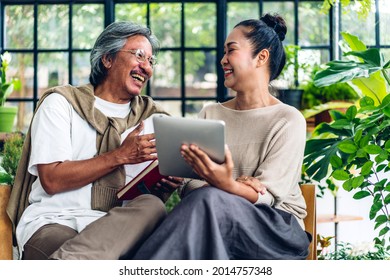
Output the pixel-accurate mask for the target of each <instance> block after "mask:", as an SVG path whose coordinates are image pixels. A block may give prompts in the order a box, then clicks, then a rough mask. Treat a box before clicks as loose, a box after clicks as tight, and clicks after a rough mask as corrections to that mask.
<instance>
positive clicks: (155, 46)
mask: <svg viewBox="0 0 390 280" xmlns="http://www.w3.org/2000/svg"><path fill="white" fill-rule="evenodd" d="M135 35H142V36H144V37H146V38H147V39H148V40H149V42H150V44H151V45H152V51H153V54H157V52H158V51H159V47H160V46H159V42H158V40H157V38H156V37H155V36H154V35H152V32H151V31H150V29H149V28H147V27H144V26H141V25H138V24H135V23H133V22H128V21H118V22H113V23H111V24H110V25H109V26H107V27H106V29H104V31H103V32H102V33H101V34H100V35H99V37H98V38H97V40H96V42H95V45H94V46H93V48H92V51H91V57H90V63H91V74H90V75H89V82H90V83H91V84H92V85H93V86H97V85H99V84H100V83H101V82H102V81H103V80H104V79H105V77H106V73H107V69H106V67H104V65H103V62H102V58H103V56H104V55H105V54H107V55H109V56H111V57H115V55H116V54H117V52H118V51H119V50H120V49H122V48H123V46H124V45H125V44H126V40H127V39H128V38H129V37H132V36H135Z"/></svg>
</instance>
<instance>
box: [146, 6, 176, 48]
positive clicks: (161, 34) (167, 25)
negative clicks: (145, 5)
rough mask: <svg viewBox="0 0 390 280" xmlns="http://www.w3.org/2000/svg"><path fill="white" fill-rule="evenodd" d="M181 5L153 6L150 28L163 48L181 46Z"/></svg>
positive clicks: (151, 8)
mask: <svg viewBox="0 0 390 280" xmlns="http://www.w3.org/2000/svg"><path fill="white" fill-rule="evenodd" d="M181 6H182V5H181V4H177V3H176V4H172V3H166V4H151V5H150V15H151V19H150V27H151V29H152V31H153V33H154V34H155V35H156V37H157V39H158V40H159V41H160V43H161V47H164V48H169V47H179V46H180V44H181V35H180V34H181Z"/></svg>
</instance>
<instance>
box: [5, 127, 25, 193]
mask: <svg viewBox="0 0 390 280" xmlns="http://www.w3.org/2000/svg"><path fill="white" fill-rule="evenodd" d="M23 143H24V136H23V135H22V134H21V133H12V134H10V135H9V136H8V137H7V138H6V139H5V140H4V147H3V150H2V152H1V164H0V167H1V170H0V184H4V185H10V186H12V185H13V183H14V179H15V175H16V170H17V168H18V164H19V160H20V156H21V154H22V149H23Z"/></svg>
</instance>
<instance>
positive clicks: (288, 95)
mask: <svg viewBox="0 0 390 280" xmlns="http://www.w3.org/2000/svg"><path fill="white" fill-rule="evenodd" d="M284 49H285V53H286V65H285V66H284V68H283V70H282V72H281V73H280V76H279V78H278V80H277V85H276V87H277V88H279V90H278V93H279V99H280V100H281V101H283V102H284V103H287V104H289V105H292V106H294V107H296V108H297V109H301V101H302V93H303V89H302V87H301V86H300V85H299V82H298V78H299V74H300V73H303V72H305V73H308V72H310V70H311V67H312V66H311V65H310V64H308V63H305V62H303V63H300V62H299V60H298V52H299V50H300V49H301V48H300V47H299V46H297V45H286V46H285V47H284Z"/></svg>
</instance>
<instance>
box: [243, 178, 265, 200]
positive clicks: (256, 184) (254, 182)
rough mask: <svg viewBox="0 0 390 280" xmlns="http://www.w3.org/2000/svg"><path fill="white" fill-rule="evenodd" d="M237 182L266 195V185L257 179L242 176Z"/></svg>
mask: <svg viewBox="0 0 390 280" xmlns="http://www.w3.org/2000/svg"><path fill="white" fill-rule="evenodd" d="M236 181H237V182H240V183H243V184H245V185H247V186H249V187H251V188H252V189H254V190H255V191H256V192H258V193H261V194H262V195H264V194H265V193H266V192H267V187H266V186H265V185H264V184H262V183H261V182H260V180H259V179H257V178H256V177H251V176H244V175H242V176H240V177H238V178H237V179H236Z"/></svg>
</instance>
